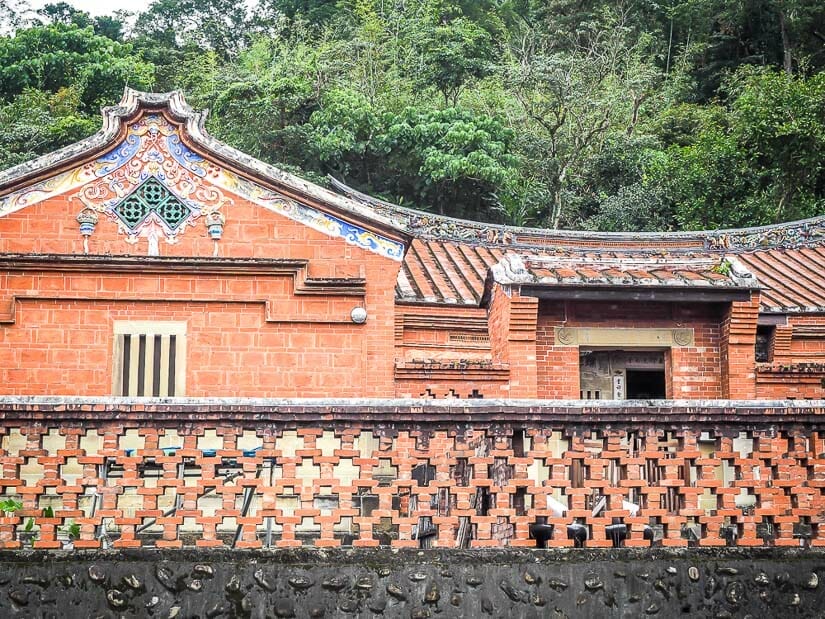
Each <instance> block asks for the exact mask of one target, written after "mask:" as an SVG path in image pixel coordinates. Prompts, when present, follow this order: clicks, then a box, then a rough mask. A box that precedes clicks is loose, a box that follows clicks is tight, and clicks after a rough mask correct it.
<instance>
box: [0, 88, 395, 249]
mask: <svg viewBox="0 0 825 619" xmlns="http://www.w3.org/2000/svg"><path fill="white" fill-rule="evenodd" d="M141 109H157V110H165V111H167V112H169V114H171V116H172V117H173V118H174V119H175V120H176V121H179V122H181V123H182V124H183V126H184V128H185V130H186V133H187V134H188V136H189V138H190V139H191V140H192V141H193V142H194V143H195V144H196V145H197V146H199V147H200V148H201V149H203V150H204V151H205V152H206V153H209V154H211V155H212V156H215V157H217V158H218V159H221V160H224V161H229V162H231V163H232V164H233V165H234V166H235V167H237V168H238V169H240V170H241V171H242V172H244V173H246V174H249V175H250V176H252V177H255V178H259V179H262V180H264V181H266V182H269V183H273V184H276V185H280V186H282V187H285V188H287V189H289V190H292V191H294V192H296V193H297V194H299V195H303V196H305V197H308V198H311V199H314V200H317V201H319V202H322V203H324V204H327V205H329V206H330V207H332V208H333V209H336V210H338V211H341V212H343V213H349V214H350V215H351V216H354V217H356V218H357V219H359V220H361V221H369V222H373V223H374V224H376V225H379V226H381V227H383V228H390V229H391V230H394V231H395V232H397V233H400V234H402V235H403V236H405V237H406V236H407V234H406V231H405V229H404V228H403V227H401V226H400V225H399V224H398V222H396V221H395V220H393V219H392V218H390V217H387V216H386V215H382V214H381V213H379V212H376V211H375V209H372V208H370V207H368V206H366V205H364V204H362V203H360V202H359V201H357V200H353V199H351V198H348V197H346V196H342V195H341V194H340V193H336V192H334V191H330V190H329V189H326V188H324V187H321V186H319V185H316V184H314V183H311V182H309V181H307V180H304V179H302V178H299V177H297V176H295V175H293V174H290V173H288V172H285V171H283V170H281V169H279V168H277V167H275V166H273V165H270V164H268V163H265V162H263V161H260V160H258V159H256V158H255V157H252V156H251V155H247V154H246V153H243V152H241V151H239V150H237V149H236V148H233V147H232V146H229V145H228V144H225V143H223V142H221V141H220V140H218V139H217V138H215V137H213V136H211V135H210V134H209V132H208V131H207V130H206V118H207V115H208V112H207V111H206V110H202V111H198V110H195V109H194V108H193V107H192V106H190V105H189V104H188V103H187V102H186V100H185V98H184V95H183V92H182V91H180V90H173V91H171V92H165V93H151V92H143V91H139V90H134V89H132V88H128V87H127V88H125V89H124V92H123V98H122V99H121V100H120V103H118V104H117V105H113V106H107V107H104V108H103V109H102V110H101V113H102V115H103V126H102V127H101V129H99V130H98V131H97V132H96V133H94V134H93V135H91V136H89V137H88V138H85V139H83V140H80V141H79V142H75V143H74V144H70V145H68V146H65V147H63V148H61V149H59V150H56V151H53V152H51V153H47V154H45V155H41V156H40V157H37V158H36V159H33V160H31V161H27V162H24V163H21V164H18V165H16V166H14V167H11V168H8V169H6V170H0V196H2V195H4V194H6V193H8V192H9V191H13V190H14V189H15V188H16V187H19V186H20V185H23V184H25V183H26V182H29V181H31V180H33V179H36V178H38V177H40V176H42V175H44V174H47V173H49V172H50V171H52V170H58V169H60V168H62V167H64V166H68V165H71V164H73V163H75V162H77V161H79V160H82V159H84V158H86V157H89V156H91V155H92V154H94V153H97V152H100V151H102V150H104V149H106V148H107V147H111V146H112V145H114V143H115V142H116V140H117V138H118V136H119V135H120V133H121V131H122V129H123V126H124V124H125V123H126V122H128V121H129V120H130V119H132V118H134V117H135V116H136V115H137V114H138V112H139V111H140V110H141Z"/></svg>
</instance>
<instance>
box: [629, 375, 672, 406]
mask: <svg viewBox="0 0 825 619" xmlns="http://www.w3.org/2000/svg"><path fill="white" fill-rule="evenodd" d="M664 397H665V372H664V370H627V399H628V400H661V399H663V398H664Z"/></svg>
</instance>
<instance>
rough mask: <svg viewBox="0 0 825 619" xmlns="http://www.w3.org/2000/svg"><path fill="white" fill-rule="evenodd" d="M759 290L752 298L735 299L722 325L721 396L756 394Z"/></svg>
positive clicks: (734, 396)
mask: <svg viewBox="0 0 825 619" xmlns="http://www.w3.org/2000/svg"><path fill="white" fill-rule="evenodd" d="M758 315H759V292H758V291H754V292H753V293H751V299H750V301H742V302H733V303H731V305H730V308H729V309H728V311H727V314H726V316H725V317H724V319H723V321H722V325H721V341H720V353H721V355H720V356H721V363H722V396H723V397H725V398H731V399H737V400H748V399H753V398H755V397H756V320H757V318H758Z"/></svg>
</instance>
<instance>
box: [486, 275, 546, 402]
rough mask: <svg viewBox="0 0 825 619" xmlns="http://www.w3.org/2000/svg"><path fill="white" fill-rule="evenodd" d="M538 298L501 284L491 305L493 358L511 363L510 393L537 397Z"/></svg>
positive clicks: (514, 395)
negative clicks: (519, 294) (516, 292)
mask: <svg viewBox="0 0 825 619" xmlns="http://www.w3.org/2000/svg"><path fill="white" fill-rule="evenodd" d="M538 307H539V302H538V299H536V298H534V297H522V296H518V295H517V294H515V293H511V292H509V291H506V290H505V289H504V288H502V287H501V286H499V285H496V286H495V288H494V289H493V295H492V301H491V302H490V309H489V324H490V347H491V349H492V354H493V359H494V360H496V361H503V362H507V363H509V364H510V397H511V398H535V397H536V395H537V389H536V320H537V318H538Z"/></svg>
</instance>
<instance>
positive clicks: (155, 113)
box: [0, 88, 407, 261]
mask: <svg viewBox="0 0 825 619" xmlns="http://www.w3.org/2000/svg"><path fill="white" fill-rule="evenodd" d="M103 116H104V126H103V129H102V130H101V131H99V132H98V133H96V134H95V135H93V136H91V137H89V138H87V139H85V140H82V141H80V142H78V143H76V144H72V145H71V146H68V147H66V148H64V149H61V150H59V151H57V152H55V153H51V154H49V155H44V156H43V157H40V158H38V159H36V160H34V161H32V162H28V163H26V164H22V165H20V166H17V167H15V168H11V169H9V170H5V171H2V172H0V217H2V216H3V215H7V214H10V213H13V212H15V211H17V210H20V209H22V208H26V207H27V206H31V205H33V204H37V203H40V202H42V201H44V200H46V199H49V198H51V197H54V196H57V195H61V194H65V195H67V196H68V198H69V201H70V203H72V202H79V207H78V209H77V213H76V214H77V217H78V218H79V219H78V221H79V222H80V219H86V218H89V213H97V214H101V215H105V216H106V217H107V218H108V219H109V220H110V221H113V222H114V223H115V224H116V225H117V227H118V230H119V231H120V233H122V234H124V235H126V240H127V242H129V243H138V242H140V240H141V239H147V240H148V250H147V253H148V254H149V255H158V253H159V242H160V241H161V240H164V239H165V241H166V242H167V243H176V242H177V241H178V239H179V237H180V235H182V234H184V233H186V234H190V233H194V234H202V235H205V236H208V237H209V238H211V239H213V240H214V241H215V243H216V245H215V252H216V255H217V248H218V241H219V240H220V239H221V237H222V236H223V230H224V226H225V223H226V221H227V220H228V219H230V218H231V208H232V205H233V204H234V200H233V198H232V197H230V196H232V195H234V196H240V197H242V198H244V199H245V200H248V201H249V202H252V203H253V204H256V205H258V206H261V207H263V208H265V209H266V210H269V211H271V212H274V213H278V214H279V215H282V216H284V217H287V218H289V219H291V220H293V221H297V222H299V223H302V224H304V225H306V226H308V227H310V228H312V229H314V230H317V231H319V232H322V233H323V234H326V235H329V236H332V237H338V238H341V239H343V240H344V241H346V242H347V243H349V244H352V245H355V246H357V247H360V248H361V249H364V250H367V251H370V252H374V253H377V254H380V255H382V256H384V257H386V258H390V259H392V260H395V261H400V260H401V259H402V258H403V256H404V249H405V239H406V238H407V235H406V233H405V231H404V230H403V229H401V228H400V227H399V226H398V224H397V222H395V221H393V220H391V219H389V218H386V217H384V216H383V215H380V214H378V213H376V212H375V211H374V210H372V209H371V208H368V207H365V206H363V205H361V204H359V203H358V202H357V201H354V200H351V199H349V198H345V197H343V196H341V195H339V194H336V193H333V192H331V191H328V190H326V189H323V188H321V187H318V186H316V185H313V184H312V183H308V182H307V181H304V180H302V179H299V178H297V177H294V176H292V175H290V174H287V173H285V172H283V171H281V170H278V169H277V168H274V167H272V166H270V165H267V164H265V163H263V162H261V161H258V160H256V159H254V158H252V157H250V156H248V155H245V154H244V153H241V152H239V151H237V150H235V149H234V148H231V147H230V146H227V145H226V144H223V143H221V142H219V141H218V140H216V139H214V138H212V137H211V136H209V135H208V134H207V133H206V131H205V128H204V121H205V114H204V113H201V112H196V111H195V110H193V109H192V108H191V107H189V106H188V105H187V104H186V102H185V101H184V99H183V95H182V94H181V93H180V92H177V91H176V92H171V93H165V94H154V93H145V92H138V91H134V90H131V89H128V88H127V89H126V91H125V92H124V96H123V99H122V101H121V102H120V105H118V106H114V107H109V108H105V109H104V110H103ZM194 149H197V150H194ZM96 153H102V154H97V155H96ZM91 157H96V158H94V159H92V160H90V158H91ZM207 157H208V159H207ZM72 162H74V167H71V166H72ZM50 173H51V175H49V174H50ZM44 177H45V179H44ZM37 179H43V180H37ZM29 181H31V182H29ZM7 187H12V188H14V189H12V190H11V191H10V192H9V193H5V194H3V190H4V188H7ZM276 188H277V189H276ZM281 190H283V191H284V192H283V193H282V191H281ZM291 196H296V197H300V200H301V201H298V199H294V198H293V197H291ZM304 198H306V203H304ZM311 204H315V205H318V206H311ZM319 206H320V207H322V208H319ZM322 209H323V210H322ZM327 209H328V210H327ZM80 213H84V214H83V215H82V216H81V215H80ZM80 223H81V227H82V230H81V234H82V236H83V239H84V245H85V246H86V251H87V252H88V242H89V240H90V238H93V233H94V232H95V231H96V230H98V231H99V230H100V229H101V225H100V224H98V225H97V227H96V228H95V226H90V225H85V224H84V222H80ZM201 226H203V227H201ZM190 228H192V229H193V230H191V232H190V231H189V229H190ZM198 229H199V230H198ZM384 231H386V234H385V232H384Z"/></svg>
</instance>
